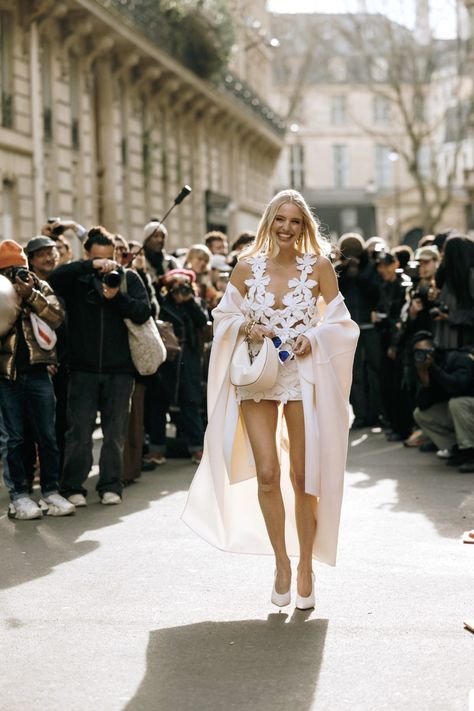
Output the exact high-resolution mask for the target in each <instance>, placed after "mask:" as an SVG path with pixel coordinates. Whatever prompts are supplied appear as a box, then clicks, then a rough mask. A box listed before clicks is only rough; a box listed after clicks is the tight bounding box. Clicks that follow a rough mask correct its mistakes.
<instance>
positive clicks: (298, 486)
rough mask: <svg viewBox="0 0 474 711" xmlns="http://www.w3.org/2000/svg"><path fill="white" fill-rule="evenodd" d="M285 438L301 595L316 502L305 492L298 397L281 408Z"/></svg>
mask: <svg viewBox="0 0 474 711" xmlns="http://www.w3.org/2000/svg"><path fill="white" fill-rule="evenodd" d="M283 413H284V416H285V420H286V426H287V428H288V439H289V442H290V476H291V482H292V484H293V489H294V491H295V517H296V528H297V531H298V540H299V544H300V561H299V564H298V581H297V587H298V593H299V594H300V595H302V596H303V597H308V596H309V595H311V589H312V584H313V581H312V577H311V572H312V565H313V555H312V553H313V543H314V536H315V535H316V504H317V499H316V498H315V497H314V496H311V495H310V494H305V490H304V483H305V433H304V415H303V403H302V402H301V401H300V400H290V401H289V402H287V403H286V405H285V406H284V410H283Z"/></svg>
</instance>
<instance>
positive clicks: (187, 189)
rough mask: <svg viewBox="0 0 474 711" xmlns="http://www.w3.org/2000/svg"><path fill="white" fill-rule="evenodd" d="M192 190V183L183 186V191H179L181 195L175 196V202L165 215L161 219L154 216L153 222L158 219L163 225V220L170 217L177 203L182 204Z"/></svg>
mask: <svg viewBox="0 0 474 711" xmlns="http://www.w3.org/2000/svg"><path fill="white" fill-rule="evenodd" d="M191 191H192V188H191V186H190V185H185V186H184V187H183V188H181V192H180V193H179V195H177V196H176V197H175V199H174V202H173V204H172V205H171V207H170V209H169V210H168V212H167V213H166V214H165V216H164V217H163V218H162V219H161V220H160V219H157V218H155V217H153V218H152V220H153V222H155V221H156V222H159V223H160V225H162V224H163V222H164V221H165V220H166V218H167V217H168V215H169V214H170V212H171V210H173V208H175V207H176V205H180V204H181V203H182V202H183V200H184V198H186V197H188V195H189V194H190V193H191Z"/></svg>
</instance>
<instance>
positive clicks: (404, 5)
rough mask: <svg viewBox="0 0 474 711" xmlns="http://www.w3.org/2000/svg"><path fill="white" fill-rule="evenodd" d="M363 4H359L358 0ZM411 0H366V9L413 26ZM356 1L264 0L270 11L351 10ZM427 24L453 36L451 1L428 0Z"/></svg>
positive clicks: (453, 3) (412, 2)
mask: <svg viewBox="0 0 474 711" xmlns="http://www.w3.org/2000/svg"><path fill="white" fill-rule="evenodd" d="M362 4H363V3H362ZM414 4H415V0H367V2H366V3H365V5H366V7H367V8H368V10H369V12H372V11H375V12H377V11H378V12H384V14H387V15H389V16H390V17H391V18H392V19H394V20H396V21H398V22H401V23H403V24H406V25H408V26H413V22H414V16H415V13H414ZM360 5H361V2H360V0H268V9H269V10H270V11H271V12H355V11H356V10H357V8H358V7H360ZM430 6H431V27H432V29H433V32H434V34H435V35H436V36H437V37H454V36H455V34H456V12H455V10H454V6H455V1H454V0H430Z"/></svg>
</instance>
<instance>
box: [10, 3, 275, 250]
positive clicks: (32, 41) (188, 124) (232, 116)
mask: <svg viewBox="0 0 474 711" xmlns="http://www.w3.org/2000/svg"><path fill="white" fill-rule="evenodd" d="M259 4H260V3H259ZM120 6H121V3H120V2H119V1H118V0H0V52H1V56H0V66H1V69H0V82H1V87H0V88H1V99H2V104H1V116H0V119H1V121H0V210H1V213H0V214H1V220H0V238H2V239H4V238H9V237H13V238H15V239H17V240H19V241H21V242H25V241H26V240H27V239H29V238H30V237H31V236H32V235H34V234H35V233H37V232H38V230H39V228H40V227H41V225H42V224H43V223H44V221H45V218H46V217H48V216H61V217H62V218H74V219H76V220H77V221H79V222H81V223H82V224H84V225H86V226H87V225H91V224H97V223H101V224H104V225H105V226H106V227H107V228H108V229H110V230H112V231H114V232H120V233H122V234H124V235H126V236H127V237H128V238H130V239H137V238H138V239H139V238H141V236H142V230H143V225H144V223H145V222H147V221H148V219H149V218H150V217H152V216H153V217H160V216H162V215H163V214H164V212H165V211H166V209H167V208H168V207H169V206H170V205H171V203H172V202H173V200H174V198H175V196H176V195H177V194H178V193H179V191H180V189H181V187H182V186H183V185H184V184H189V185H191V186H192V189H193V190H192V193H191V195H190V197H189V198H187V200H185V201H184V202H183V203H182V205H180V206H179V207H178V208H177V209H176V210H174V211H173V212H172V214H171V215H170V218H169V220H167V226H168V230H169V234H170V240H169V242H170V247H171V248H173V247H176V246H179V245H186V244H191V243H193V242H196V241H200V240H201V239H202V236H203V234H204V233H205V232H206V230H207V229H209V228H217V227H220V228H224V229H226V230H228V232H229V234H230V235H231V237H234V236H235V235H236V234H237V233H238V232H239V231H241V230H243V229H250V228H255V226H256V224H257V220H258V217H259V216H260V214H261V211H262V207H263V206H264V204H265V202H266V201H267V200H268V199H269V198H270V197H271V195H272V192H273V183H272V174H273V172H274V167H275V164H276V161H277V159H278V156H279V154H280V151H281V148H282V145H283V134H284V125H283V124H282V122H281V120H280V119H279V118H278V116H277V115H276V114H275V112H274V111H273V110H272V109H271V108H270V107H269V106H267V105H266V102H265V100H264V99H262V97H261V96H260V95H258V94H257V92H256V91H255V89H254V88H253V87H251V86H250V85H249V84H247V83H245V82H239V76H238V75H237V74H236V72H235V71H234V72H232V71H230V72H228V74H227V75H226V76H225V78H224V79H223V81H222V83H221V85H217V84H211V83H209V82H207V81H204V80H202V79H199V78H198V77H197V76H196V75H195V74H194V73H193V72H191V71H189V70H188V69H186V68H185V67H184V66H183V65H182V64H180V63H178V62H177V61H175V60H173V59H172V58H171V57H170V56H169V55H167V54H166V53H164V52H163V51H161V50H160V48H159V47H158V46H157V45H156V44H155V43H153V42H152V41H151V40H150V39H147V38H146V37H145V36H144V34H143V33H142V32H140V29H139V28H138V27H136V26H134V25H133V24H132V23H130V22H129V21H126V20H125V18H124V17H123V15H122V14H121V12H120ZM240 51H242V48H241V50H240Z"/></svg>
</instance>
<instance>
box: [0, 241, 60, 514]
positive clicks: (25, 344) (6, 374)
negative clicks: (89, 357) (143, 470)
mask: <svg viewBox="0 0 474 711" xmlns="http://www.w3.org/2000/svg"><path fill="white" fill-rule="evenodd" d="M0 273H1V274H2V275H3V276H5V277H7V278H8V279H9V280H10V282H11V283H12V284H13V287H14V289H15V292H16V298H17V303H18V317H17V319H16V321H15V323H14V324H13V327H12V328H10V330H9V331H8V332H7V333H5V334H4V335H3V336H2V338H1V341H0V408H1V410H2V413H3V418H4V425H5V429H6V432H7V435H8V442H7V449H8V454H7V458H8V470H9V471H8V474H9V478H10V482H11V488H10V498H11V503H10V507H9V510H8V515H9V517H10V518H14V519H23V520H24V519H35V518H40V517H41V516H42V515H43V511H44V512H45V513H47V514H48V515H50V516H67V515H69V514H71V513H74V506H73V505H72V504H71V503H69V502H68V501H66V500H65V499H64V498H63V497H62V496H60V495H59V493H58V479H59V451H58V447H57V444H56V436H55V431H54V425H55V404H56V403H55V397H54V390H53V385H52V383H51V378H50V376H49V373H48V366H51V365H55V364H56V351H55V348H54V344H55V336H54V330H53V329H56V328H58V326H59V325H60V324H61V321H62V320H63V317H64V311H63V309H62V308H61V305H60V303H59V301H58V299H57V298H56V296H55V295H54V293H53V292H52V290H51V289H50V287H49V286H48V284H47V283H46V282H44V281H41V280H40V279H38V278H37V277H36V276H35V275H34V274H32V273H31V272H30V271H28V262H27V259H26V255H25V253H24V251H23V249H22V248H21V247H20V245H19V244H17V243H16V242H13V241H11V240H4V241H3V242H1V243H0ZM27 418H28V421H29V422H30V423H31V426H32V429H33V436H34V439H35V441H36V443H37V445H38V454H39V461H40V470H41V479H40V483H41V493H42V498H41V499H40V502H39V505H38V504H37V503H36V502H35V501H34V500H33V499H32V498H31V497H30V495H29V492H30V482H29V478H28V476H27V473H26V471H25V459H24V450H25V445H26V444H28V442H25V431H26V430H25V426H26V422H27Z"/></svg>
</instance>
